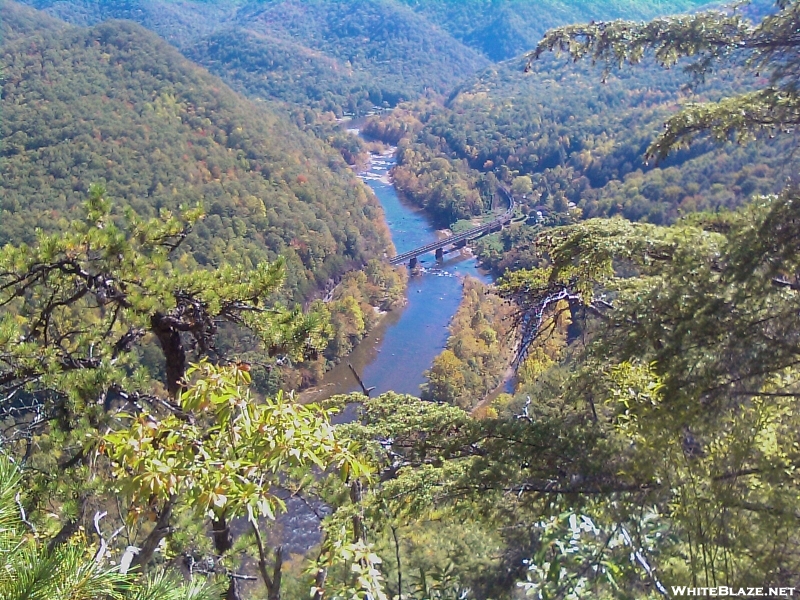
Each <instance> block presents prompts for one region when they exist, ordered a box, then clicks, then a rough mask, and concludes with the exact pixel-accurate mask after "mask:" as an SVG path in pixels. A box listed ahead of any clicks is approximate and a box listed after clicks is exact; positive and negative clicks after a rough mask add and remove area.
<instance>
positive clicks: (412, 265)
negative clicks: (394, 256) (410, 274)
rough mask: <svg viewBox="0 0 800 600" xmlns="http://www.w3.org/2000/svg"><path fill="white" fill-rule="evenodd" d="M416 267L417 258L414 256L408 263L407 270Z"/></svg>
mask: <svg viewBox="0 0 800 600" xmlns="http://www.w3.org/2000/svg"><path fill="white" fill-rule="evenodd" d="M416 266H417V257H416V256H412V257H411V260H410V261H408V268H409V269H413V268H414V267H416Z"/></svg>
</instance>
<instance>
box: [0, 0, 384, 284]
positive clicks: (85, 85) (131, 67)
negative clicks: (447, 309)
mask: <svg viewBox="0 0 800 600" xmlns="http://www.w3.org/2000/svg"><path fill="white" fill-rule="evenodd" d="M2 10H3V13H2V16H3V18H2V20H3V21H4V23H5V26H6V27H9V26H10V27H11V28H12V29H14V27H15V23H16V22H23V21H24V20H23V19H21V18H20V17H19V16H16V15H22V14H24V15H26V16H30V15H29V14H28V13H27V12H25V11H22V10H21V9H20V8H19V7H18V6H16V5H15V4H14V3H12V2H5V3H4V4H3V6H2ZM49 22H50V21H49V19H47V20H45V21H43V23H49ZM25 23H27V21H24V22H23V24H25ZM29 29H30V27H29ZM2 51H3V63H4V68H3V71H4V84H3V98H2V107H1V110H2V114H3V120H2V124H0V127H1V128H2V129H0V131H1V132H2V139H3V148H2V155H0V168H1V169H2V181H3V185H2V189H0V210H2V213H0V214H2V218H0V243H2V244H5V243H8V242H11V241H13V242H16V243H19V242H21V241H25V242H29V243H31V242H34V241H35V228H36V227H41V228H43V229H44V230H47V231H53V230H55V229H56V228H58V227H60V226H62V225H63V223H64V219H67V218H70V217H72V216H73V210H74V209H75V208H76V206H77V205H78V204H79V203H80V202H82V201H83V200H84V198H85V195H86V190H87V188H88V186H89V184H91V183H93V182H105V183H106V185H107V188H108V191H109V195H110V196H111V197H113V198H116V199H117V202H118V208H119V209H120V210H122V208H124V207H126V206H130V207H132V208H134V209H135V210H136V211H137V212H138V213H140V214H141V215H143V216H147V215H154V214H157V213H158V212H159V211H160V210H164V209H173V210H174V209H176V208H177V207H178V206H180V205H186V206H189V205H194V204H198V203H200V204H203V205H204V207H205V209H206V211H207V213H208V215H207V218H206V219H205V220H204V221H202V222H200V223H198V224H197V226H196V227H195V229H194V232H193V234H192V235H191V237H190V239H188V240H187V244H186V246H185V250H186V251H187V252H188V256H187V258H189V259H190V260H193V261H196V263H197V264H199V265H201V266H202V265H219V264H222V263H225V262H226V261H229V260H230V259H232V258H234V257H235V260H237V261H243V262H244V264H248V265H255V264H256V263H258V262H260V261H262V260H264V259H267V258H274V257H276V256H277V255H278V253H280V254H283V255H284V256H286V258H287V259H288V261H289V264H290V265H291V267H290V269H289V273H290V274H289V281H288V284H289V289H290V290H291V291H292V292H293V293H294V294H296V297H297V298H302V297H305V296H306V295H308V294H310V293H311V292H312V291H313V290H315V289H317V287H318V286H319V285H321V284H324V283H325V282H326V281H327V280H328V279H329V278H331V277H334V276H337V275H339V274H341V273H342V272H343V271H344V270H345V269H346V268H348V267H349V266H351V265H360V264H363V263H364V262H366V260H367V259H368V258H369V257H372V256H377V255H380V254H381V253H382V252H383V251H384V249H385V248H386V247H387V245H388V240H387V238H386V236H385V234H384V231H383V229H382V225H381V224H380V218H379V217H378V215H380V214H381V213H380V208H379V207H378V206H377V204H376V202H375V200H374V199H373V198H372V197H371V196H369V195H368V194H367V193H366V191H365V188H364V187H362V186H361V184H359V183H358V182H357V180H356V179H355V177H354V176H353V175H352V173H351V172H350V170H349V169H348V168H347V166H346V165H345V164H344V162H343V161H342V160H341V158H339V157H338V156H337V155H336V154H335V153H333V152H332V151H330V150H326V149H325V148H323V147H322V145H321V144H320V143H319V142H318V141H316V140H315V139H314V138H313V137H312V136H310V135H307V134H304V133H302V132H301V131H300V130H298V129H297V128H296V127H295V126H293V125H291V124H290V123H289V122H288V121H287V120H286V118H285V117H283V116H280V115H278V114H276V113H274V112H271V111H270V110H269V109H268V108H266V107H265V106H262V105H259V106H256V105H254V104H252V103H250V102H249V101H247V100H245V99H243V98H241V97H240V96H237V95H236V94H235V93H234V92H232V91H231V90H230V89H229V88H228V87H227V86H226V85H225V84H224V83H222V82H221V81H220V80H218V79H217V78H215V77H213V76H210V75H208V74H207V73H206V72H205V71H204V70H202V69H200V68H198V67H196V66H194V65H192V64H191V63H189V62H188V61H187V60H185V59H184V58H183V57H181V55H180V54H179V53H178V52H177V51H176V50H175V49H174V48H172V47H171V46H169V45H168V44H166V43H165V42H163V41H162V40H160V39H159V38H158V37H156V36H155V34H153V33H151V32H149V31H147V30H145V29H143V28H142V27H140V26H138V25H135V24H133V23H130V22H109V23H106V24H102V25H98V26H96V27H94V28H92V29H79V28H68V29H64V30H48V32H47V35H46V36H39V35H25V36H23V37H20V38H19V39H17V40H13V38H11V37H10V38H8V41H7V42H6V43H5V44H4V45H3V47H2Z"/></svg>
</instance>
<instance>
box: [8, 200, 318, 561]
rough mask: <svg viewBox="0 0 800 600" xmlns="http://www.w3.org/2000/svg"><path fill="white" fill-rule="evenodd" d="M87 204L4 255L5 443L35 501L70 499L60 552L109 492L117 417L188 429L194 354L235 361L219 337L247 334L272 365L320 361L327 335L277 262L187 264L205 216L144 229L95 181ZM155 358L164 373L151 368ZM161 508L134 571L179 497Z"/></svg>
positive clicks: (155, 222) (159, 221) (165, 217)
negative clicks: (59, 229) (105, 436)
mask: <svg viewBox="0 0 800 600" xmlns="http://www.w3.org/2000/svg"><path fill="white" fill-rule="evenodd" d="M84 209H85V215H86V216H85V219H84V220H81V221H76V222H73V223H71V224H70V228H69V230H68V231H69V232H68V233H62V234H57V235H48V234H43V233H40V234H39V237H38V243H37V244H36V246H26V245H20V246H18V247H12V246H6V247H4V248H3V249H2V250H0V309H2V314H0V418H1V419H2V420H3V422H4V423H5V424H6V425H7V427H6V428H5V429H4V433H3V439H2V443H3V446H4V448H5V449H7V451H8V452H10V453H15V454H16V455H17V456H18V457H19V458H20V460H21V461H22V462H23V464H24V465H25V467H26V471H25V473H26V475H27V476H28V477H29V478H30V481H31V483H32V484H34V488H35V489H36V490H37V492H36V496H35V498H38V499H39V500H40V501H42V502H45V501H55V500H56V499H58V500H59V501H60V502H62V503H64V504H63V507H64V508H66V509H67V514H68V516H67V517H66V518H65V521H64V524H63V527H62V529H61V531H60V532H59V533H58V534H56V536H55V537H54V538H53V540H52V542H51V543H52V545H54V546H57V545H60V544H63V543H64V542H65V541H66V540H67V539H68V538H69V537H70V536H71V535H72V534H74V533H75V532H77V530H78V527H79V525H80V523H81V519H82V518H84V513H85V510H86V507H87V506H88V505H89V503H90V500H91V499H92V498H93V497H96V496H98V495H99V496H102V494H104V493H105V492H106V490H105V489H104V488H105V484H104V482H103V477H102V475H103V473H102V470H103V466H102V464H98V463H97V462H96V461H95V460H94V459H93V458H92V457H93V456H94V450H95V449H96V447H97V444H98V443H99V440H100V437H101V435H102V433H104V432H105V431H107V430H108V429H109V428H110V429H112V430H113V429H115V428H116V427H117V426H118V422H117V420H116V417H115V413H116V412H118V411H119V410H121V409H124V410H128V411H133V412H134V413H142V412H147V413H153V414H161V415H164V414H171V415H173V417H174V418H175V419H178V420H181V421H191V416H190V415H188V414H187V413H186V412H185V411H184V410H183V409H182V408H181V407H180V406H179V405H178V404H177V400H178V398H179V397H180V395H181V392H182V391H183V388H184V385H185V375H186V369H187V367H188V363H189V360H190V358H191V357H192V356H194V357H198V358H200V357H210V358H212V359H214V360H216V361H225V360H226V357H225V356H224V355H223V352H222V351H221V350H219V349H218V347H217V340H218V337H219V334H220V329H222V328H226V329H227V331H237V330H238V331H246V332H248V335H250V336H252V337H253V338H255V339H252V340H251V341H250V342H249V343H250V344H251V345H253V346H255V345H256V343H257V342H256V340H257V341H258V342H260V343H261V345H262V347H263V349H264V354H265V355H266V356H270V357H273V358H272V362H273V364H274V362H276V361H278V360H289V359H291V358H302V357H310V356H313V355H315V354H316V353H317V352H318V351H319V350H320V349H321V348H322V347H323V343H324V341H325V338H326V337H327V334H328V325H327V323H326V322H325V321H324V320H323V319H321V318H320V317H319V316H318V315H316V314H313V313H311V314H307V315H306V314H303V313H302V312H301V310H300V309H299V308H295V309H288V308H285V307H282V306H281V305H280V304H278V303H276V302H275V301H274V298H275V294H276V292H277V290H278V289H279V287H280V284H281V281H282V279H283V274H284V267H283V262H282V261H276V262H274V263H272V264H262V265H259V266H258V267H257V268H255V269H249V270H245V269H243V268H237V267H235V266H231V265H226V266H223V267H220V268H218V269H210V270H205V271H203V270H200V271H191V272H190V271H189V270H187V269H186V268H184V267H183V266H182V262H181V244H182V242H183V240H184V239H185V238H186V236H187V234H188V232H189V231H190V229H191V227H192V226H193V224H196V223H197V222H198V220H199V219H200V218H201V211H200V210H199V209H191V210H188V211H185V212H184V213H183V214H181V215H179V216H175V215H173V214H171V213H169V212H163V213H162V215H161V217H160V218H155V219H151V220H148V221H143V220H141V219H140V218H139V217H137V215H136V214H134V213H133V212H132V211H130V210H129V211H126V212H125V214H124V215H114V214H113V213H112V212H111V205H110V203H109V202H108V200H106V198H105V197H104V191H103V189H102V187H100V186H93V187H92V189H91V191H90V195H89V199H88V201H87V202H86V205H85V207H84ZM151 350H153V351H155V352H157V353H160V357H161V360H162V361H163V363H162V365H163V366H162V365H158V364H152V363H151V364H147V365H145V364H143V361H142V358H146V357H147V356H148V355H149V354H148V353H150V354H152V353H151V352H150V351H151ZM267 366H269V365H267ZM162 368H163V373H164V375H163V379H162V381H161V382H159V381H158V380H157V373H158V372H159V371H160V370H161V369H162ZM48 473H56V474H57V476H55V477H50V476H49V475H48ZM67 473H72V475H71V476H67ZM35 498H34V499H35ZM159 499H160V500H162V502H161V504H160V505H159V506H154V507H152V509H153V511H154V514H155V523H154V526H153V527H152V528H151V529H150V531H149V533H148V534H147V535H146V538H145V539H144V540H143V542H142V544H141V547H142V551H141V552H140V553H139V554H138V555H137V556H136V558H135V559H134V566H137V565H146V564H147V563H148V562H149V561H150V559H151V558H152V553H153V551H154V550H155V548H156V547H157V546H158V544H159V542H160V541H161V539H163V538H164V536H165V535H166V534H167V532H169V531H170V519H171V517H172V513H173V508H174V502H173V499H172V498H171V497H160V498H159ZM70 513H71V514H70Z"/></svg>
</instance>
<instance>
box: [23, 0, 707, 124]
mask: <svg viewBox="0 0 800 600" xmlns="http://www.w3.org/2000/svg"><path fill="white" fill-rule="evenodd" d="M25 2H26V3H27V4H30V5H32V6H34V7H36V8H39V9H42V10H45V11H46V12H48V13H50V14H52V15H54V16H57V17H58V18H60V19H64V20H66V21H68V22H70V23H74V24H77V25H83V26H86V25H93V24H96V23H98V22H100V21H103V20H106V19H130V20H133V21H136V22H138V23H140V24H141V25H143V26H144V27H147V28H148V29H151V30H153V31H155V32H156V33H157V34H158V35H160V36H161V37H163V38H164V39H166V40H167V41H169V42H170V43H172V44H174V45H175V46H177V47H178V48H180V49H181V51H182V52H184V53H185V54H186V56H187V57H189V58H191V59H192V60H194V61H196V62H198V63H200V64H202V65H204V66H206V67H207V68H208V69H209V70H210V71H211V72H212V73H215V74H216V75H219V76H220V77H222V78H223V79H224V80H225V81H226V82H227V83H228V84H229V85H231V86H232V87H233V88H234V89H237V90H239V91H243V92H246V93H247V94H249V95H251V96H256V97H260V98H264V99H271V100H279V101H282V102H290V103H299V104H301V105H305V106H309V107H312V108H314V109H317V110H322V111H332V112H333V113H335V114H337V115H341V113H342V112H356V113H361V114H363V113H365V112H366V111H368V110H369V109H370V108H371V107H372V106H373V105H378V106H381V105H382V104H383V103H384V102H385V103H387V104H388V105H390V106H394V105H395V104H397V103H398V102H399V101H401V100H412V99H416V98H418V97H420V96H423V95H425V94H438V95H443V94H444V95H446V94H447V93H449V92H450V91H451V90H452V88H453V87H454V86H455V85H457V84H458V83H460V81H461V80H463V79H464V78H465V77H467V76H468V75H470V74H473V73H475V72H476V71H478V70H480V69H482V68H484V67H486V66H487V65H488V64H489V62H490V61H495V60H503V59H508V58H511V57H513V56H516V55H518V54H520V53H522V52H524V51H525V50H527V49H529V48H530V47H532V46H533V45H534V44H535V43H536V41H537V40H538V38H539V37H541V35H542V34H543V33H544V32H545V31H546V30H547V29H548V28H550V27H553V26H556V25H563V24H566V23H573V22H576V21H580V20H583V19H584V18H587V17H591V18H601V19H603V18H605V19H607V18H616V17H619V16H621V15H626V16H628V17H640V18H649V17H652V16H655V15H657V14H663V13H665V12H669V11H681V10H689V9H692V8H694V7H696V6H699V5H701V4H703V3H702V2H698V1H697V0H681V1H679V2H678V1H676V2H671V3H670V4H669V5H666V4H647V3H643V2H634V1H625V2H615V3H611V4H604V3H586V2H575V1H570V2H564V3H554V2H553V3H546V4H544V5H543V4H542V2H534V1H532V0H514V1H510V0H504V1H503V2H487V1H485V0H469V1H466V2H446V1H439V0H436V1H428V0H425V1H424V2H419V1H415V0H402V1H401V0H380V1H367V0H348V1H346V2H342V1H335V0H315V1H314V2H313V4H311V3H308V2H303V1H302V0H281V1H269V2H264V1H261V0H250V1H248V0H224V1H221V2H204V1H198V0H195V1H184V2H180V3H179V4H178V3H174V2H170V1H166V0H120V1H115V2H102V1H100V0H73V1H70V2H62V1H56V0H25Z"/></svg>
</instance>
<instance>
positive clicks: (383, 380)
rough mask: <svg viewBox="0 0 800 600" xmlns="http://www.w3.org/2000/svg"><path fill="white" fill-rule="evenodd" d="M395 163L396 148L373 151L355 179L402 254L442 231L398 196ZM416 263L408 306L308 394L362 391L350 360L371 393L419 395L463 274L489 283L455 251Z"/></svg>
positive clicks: (444, 336)
mask: <svg viewBox="0 0 800 600" xmlns="http://www.w3.org/2000/svg"><path fill="white" fill-rule="evenodd" d="M394 164H395V159H394V149H392V151H391V152H387V153H386V154H383V155H373V156H372V159H371V161H370V167H369V169H368V170H367V171H366V172H364V173H361V174H359V177H360V178H361V179H362V180H363V181H364V182H365V183H366V184H367V185H368V186H369V187H370V188H372V191H373V192H375V195H376V196H377V197H378V200H379V201H380V203H381V205H382V206H383V212H384V214H385V215H386V224H387V225H388V227H389V231H390V232H391V235H392V241H393V242H394V246H395V248H396V249H397V253H398V254H401V253H403V252H407V251H409V250H413V249H414V248H418V247H419V246H423V245H425V244H428V243H430V242H433V241H435V240H437V239H439V236H440V235H441V232H438V231H437V230H436V227H434V225H433V223H432V221H431V219H429V218H428V216H427V215H426V214H425V213H424V212H423V211H422V210H420V209H419V208H417V207H415V206H412V205H410V204H409V203H407V202H404V201H403V200H401V199H400V197H399V196H398V194H397V192H396V190H395V189H394V186H393V185H392V184H391V183H390V182H389V178H388V174H389V171H390V170H391V168H392V167H393V166H394ZM420 264H421V265H422V270H421V272H420V273H419V274H418V275H413V276H412V277H410V278H409V282H408V289H407V291H406V299H407V302H406V305H405V306H404V307H402V308H398V309H395V310H393V311H390V312H389V313H387V314H386V315H385V316H384V318H383V319H382V321H381V322H380V324H379V325H378V326H377V327H375V328H374V329H373V330H372V331H371V332H370V333H369V334H368V335H367V336H366V337H365V338H364V339H363V340H362V341H361V343H360V344H359V345H358V346H357V347H356V348H355V349H354V350H353V352H352V353H351V354H350V356H349V357H347V358H346V359H345V360H343V361H342V363H340V364H339V365H337V366H336V367H334V368H333V369H332V370H331V371H330V372H329V373H327V374H326V375H325V377H324V378H323V381H322V384H321V385H320V386H319V388H318V390H317V392H316V393H314V394H310V395H309V396H305V397H306V398H308V399H309V400H321V399H324V398H328V397H330V396H333V395H334V394H346V393H349V392H355V391H358V390H360V387H359V385H358V383H357V382H356V380H355V378H354V377H353V375H352V373H351V372H350V369H349V368H348V366H347V363H348V362H349V363H351V364H352V365H353V366H354V367H355V368H356V370H357V371H358V372H359V374H360V375H361V378H362V379H363V381H364V384H365V385H367V386H368V387H372V386H374V387H375V391H374V392H373V395H376V394H381V393H383V392H387V391H390V390H391V391H395V392H398V393H404V394H413V395H415V396H418V395H419V393H420V386H421V385H422V383H423V382H424V381H425V377H424V375H423V374H424V371H425V370H426V369H428V368H429V367H430V366H431V364H432V363H433V359H434V358H435V357H436V355H437V354H439V353H440V352H441V351H442V350H443V349H444V347H445V344H446V343H447V335H448V325H449V324H450V320H451V319H452V317H453V315H454V314H455V312H456V310H458V306H459V304H460V303H461V297H462V283H463V279H464V277H465V276H467V275H470V276H472V277H476V278H478V279H480V280H481V281H484V282H487V283H488V282H490V281H491V279H490V278H489V276H488V275H487V274H486V273H485V272H483V271H481V270H479V269H478V267H477V261H476V259H475V258H473V257H464V256H461V255H460V253H457V252H456V253H453V254H450V255H446V256H445V261H444V262H443V263H439V264H437V263H436V260H435V258H434V256H433V254H428V255H424V256H421V257H420Z"/></svg>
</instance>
